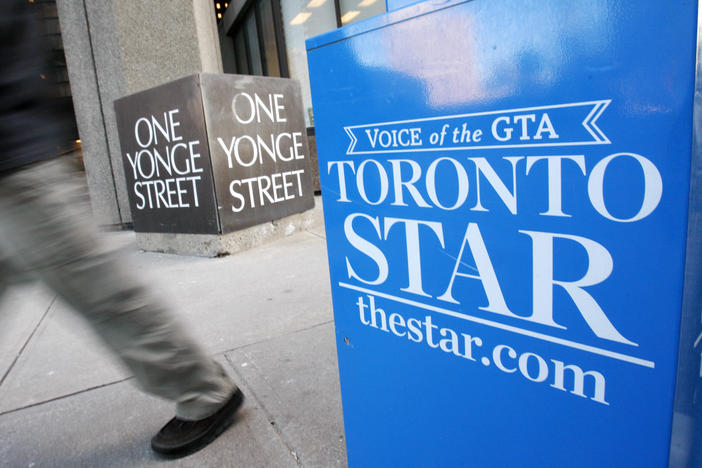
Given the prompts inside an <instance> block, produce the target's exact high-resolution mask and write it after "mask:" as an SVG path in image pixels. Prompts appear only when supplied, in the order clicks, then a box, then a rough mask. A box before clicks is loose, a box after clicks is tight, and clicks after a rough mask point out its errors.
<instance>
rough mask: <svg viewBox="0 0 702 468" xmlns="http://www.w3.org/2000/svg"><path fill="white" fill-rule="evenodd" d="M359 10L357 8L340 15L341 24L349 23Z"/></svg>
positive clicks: (358, 13)
mask: <svg viewBox="0 0 702 468" xmlns="http://www.w3.org/2000/svg"><path fill="white" fill-rule="evenodd" d="M360 14H361V12H360V11H358V10H351V11H347V12H346V13H344V16H342V17H341V24H349V23H350V22H351V21H352V20H353V19H354V18H355V17H357V16H358V15H360Z"/></svg>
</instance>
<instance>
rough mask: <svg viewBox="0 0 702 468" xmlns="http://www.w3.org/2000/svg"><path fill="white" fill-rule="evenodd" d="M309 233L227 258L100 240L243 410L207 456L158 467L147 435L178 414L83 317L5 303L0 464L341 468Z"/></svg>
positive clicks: (34, 295)
mask: <svg viewBox="0 0 702 468" xmlns="http://www.w3.org/2000/svg"><path fill="white" fill-rule="evenodd" d="M316 202H317V207H316V208H315V210H316V211H317V216H316V220H317V221H316V223H315V225H314V226H312V227H311V228H309V229H308V230H306V231H303V232H298V233H295V234H293V235H291V236H289V237H286V238H284V239H282V240H279V241H274V242H271V243H268V244H265V245H263V246H260V247H257V248H253V249H251V250H248V251H246V252H241V253H238V254H235V255H231V256H228V257H223V258H199V257H182V256H175V255H166V254H155V253H144V252H138V251H137V250H136V248H135V247H134V233H132V232H119V233H109V234H107V235H106V237H107V239H108V241H109V242H110V243H111V244H112V245H114V246H115V247H116V248H119V249H120V250H121V251H122V254H123V255H127V256H129V257H131V258H130V260H131V261H132V264H133V265H134V269H135V272H136V273H138V274H139V275H141V276H143V277H144V279H145V281H147V282H149V283H151V284H152V285H153V286H154V289H155V290H156V291H157V292H158V293H159V294H161V295H163V296H164V297H165V298H166V300H167V301H169V303H170V304H171V305H172V306H173V309H174V311H175V312H176V313H177V314H178V316H179V317H180V319H181V321H182V322H184V323H185V325H186V327H187V328H188V329H189V330H190V331H191V332H192V334H193V335H194V337H195V338H196V339H197V340H198V341H199V342H200V343H202V345H203V346H204V347H205V349H206V351H207V352H208V353H209V354H211V355H213V356H215V358H216V359H217V360H218V361H219V362H220V363H222V364H223V365H224V366H225V368H226V369H227V371H228V372H229V373H230V374H231V376H232V377H233V378H234V379H235V380H236V382H237V383H238V384H239V385H240V386H241V387H242V389H243V391H244V393H245V395H246V397H247V399H246V401H245V403H244V405H243V407H242V410H241V411H240V413H239V415H238V418H237V420H236V422H235V424H234V426H233V427H232V428H231V429H230V430H228V431H227V432H226V433H224V434H223V435H222V436H220V438H219V439H217V441H215V442H214V443H213V444H211V445H210V446H208V447H207V448H205V449H203V450H201V451H200V452H197V453H196V454H193V455H190V456H189V457H186V458H182V459H179V460H175V461H164V460H163V459H161V458H159V457H157V456H156V455H155V454H153V453H152V452H151V450H150V448H149V439H150V437H151V436H152V435H153V434H154V433H155V432H156V431H158V429H159V428H160V426H161V425H162V424H164V423H165V422H166V421H167V420H168V419H170V418H171V417H172V415H173V406H172V405H171V404H170V403H168V402H165V401H162V400H159V399H156V398H153V397H151V396H147V395H145V394H144V393H142V392H140V391H139V390H138V389H137V388H136V387H135V385H134V381H133V379H132V378H131V377H130V376H129V374H128V373H127V372H126V371H125V370H124V369H123V368H121V367H120V365H119V364H118V363H116V362H115V361H114V359H113V358H112V356H111V355H110V354H109V353H108V352H107V351H106V350H105V348H104V347H103V345H102V344H101V343H100V342H99V340H98V339H97V338H96V337H95V336H94V335H93V334H92V331H91V330H90V329H88V328H87V327H86V325H84V324H83V323H82V321H81V320H80V318H78V317H76V316H74V315H73V314H71V312H70V309H69V308H68V307H67V306H66V305H65V304H63V303H62V302H61V301H60V300H58V299H56V298H55V296H54V295H53V294H52V293H51V292H49V291H47V290H45V289H44V288H43V287H42V286H41V285H38V284H27V285H22V286H19V287H16V288H13V289H12V290H10V292H9V293H8V294H6V295H5V297H4V298H3V299H2V302H0V379H1V380H0V466H12V467H42V466H49V467H52V466H57V467H64V466H100V467H103V466H107V467H112V466H114V467H122V466H135V467H140V466H161V465H166V466H170V465H173V466H193V467H195V466H197V467H202V466H223V467H229V466H233V467H236V466H241V467H287V466H290V467H299V466H303V467H337V466H345V465H346V453H345V448H344V447H345V445H344V429H343V419H342V414H341V400H340V395H339V383H338V370H337V362H336V349H335V338H334V325H333V321H332V311H331V298H330V287H329V276H328V269H327V259H326V246H325V239H324V229H323V223H322V215H321V200H320V199H319V198H317V200H316Z"/></svg>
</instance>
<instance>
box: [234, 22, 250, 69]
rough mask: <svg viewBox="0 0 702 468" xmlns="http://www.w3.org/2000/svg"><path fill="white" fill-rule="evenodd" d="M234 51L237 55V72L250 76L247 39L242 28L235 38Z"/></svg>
mask: <svg viewBox="0 0 702 468" xmlns="http://www.w3.org/2000/svg"><path fill="white" fill-rule="evenodd" d="M234 51H235V53H236V72H237V73H240V74H242V75H248V74H249V65H248V60H247V59H246V38H245V37H244V29H243V28H240V29H239V30H238V31H237V33H236V36H234Z"/></svg>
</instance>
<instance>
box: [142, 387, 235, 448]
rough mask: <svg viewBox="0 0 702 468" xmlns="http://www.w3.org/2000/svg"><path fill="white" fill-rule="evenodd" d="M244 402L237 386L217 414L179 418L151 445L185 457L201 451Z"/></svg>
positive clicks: (232, 420) (232, 418)
mask: <svg viewBox="0 0 702 468" xmlns="http://www.w3.org/2000/svg"><path fill="white" fill-rule="evenodd" d="M243 401H244V394H243V393H241V390H239V389H238V388H237V389H236V391H235V392H234V393H232V396H231V397H229V400H228V401H227V402H226V403H225V404H224V406H222V407H221V408H220V409H219V410H217V412H216V413H215V414H213V415H212V416H209V417H207V418H205V419H200V420H199V421H184V420H182V419H178V418H177V417H175V418H173V419H171V420H170V421H168V423H167V424H166V425H165V426H163V428H161V430H160V431H159V432H158V434H156V435H155V436H154V437H153V438H152V439H151V448H152V449H153V450H154V451H155V452H157V453H160V454H161V455H167V456H170V457H175V456H185V455H188V454H191V453H193V452H196V451H197V450H200V449H201V448H203V447H204V446H206V445H207V444H209V443H210V442H212V441H213V440H215V439H216V438H217V436H219V435H220V434H221V433H222V432H224V430H225V429H227V428H228V427H229V426H231V424H232V423H233V422H234V415H235V413H236V410H238V409H239V407H240V406H241V403H242V402H243Z"/></svg>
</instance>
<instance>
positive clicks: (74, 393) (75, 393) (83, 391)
mask: <svg viewBox="0 0 702 468" xmlns="http://www.w3.org/2000/svg"><path fill="white" fill-rule="evenodd" d="M133 378H134V376H131V375H130V376H129V377H125V378H123V379H120V380H115V381H113V382H108V383H106V384H102V385H96V386H94V387H90V388H84V389H82V390H78V391H77V392H73V393H67V394H65V395H60V396H57V397H54V398H49V399H48V400H43V401H38V402H36V403H32V404H29V405H25V406H21V407H19V408H14V409H11V410H8V411H3V412H0V416H5V415H7V414H11V413H16V412H17V411H22V410H26V409H28V408H34V407H35V406H41V405H45V404H47V403H52V402H54V401H58V400H63V399H64V398H70V397H73V396H76V395H80V394H82V393H87V392H90V391H93V390H99V389H101V388H105V387H109V386H111V385H116V384H119V383H122V382H126V381H127V380H131V379H133Z"/></svg>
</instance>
